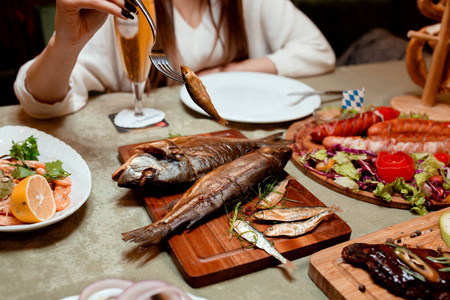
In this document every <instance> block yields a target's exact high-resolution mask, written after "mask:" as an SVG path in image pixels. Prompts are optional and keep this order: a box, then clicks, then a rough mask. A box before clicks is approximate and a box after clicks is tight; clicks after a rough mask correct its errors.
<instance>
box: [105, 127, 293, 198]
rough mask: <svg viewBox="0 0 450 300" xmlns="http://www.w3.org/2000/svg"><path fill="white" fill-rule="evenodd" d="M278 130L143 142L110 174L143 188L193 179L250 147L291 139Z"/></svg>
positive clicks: (126, 184)
mask: <svg viewBox="0 0 450 300" xmlns="http://www.w3.org/2000/svg"><path fill="white" fill-rule="evenodd" d="M281 134H282V133H276V134H272V135H270V136H267V137H265V138H262V139H245V138H231V137H203V136H189V137H175V138H171V139H164V140H160V141H155V142H150V143H146V144H143V145H140V146H137V147H135V148H134V149H133V152H134V153H135V154H134V155H133V156H132V157H130V158H129V159H128V160H127V161H126V162H125V163H124V164H123V165H122V166H120V167H119V168H118V169H117V170H116V171H115V172H114V173H113V175H112V178H113V180H114V181H117V183H118V185H119V186H120V187H127V188H134V189H143V190H148V189H153V188H166V187H169V186H173V185H177V184H184V183H193V182H195V181H196V180H198V179H199V178H201V177H202V176H204V175H205V174H206V173H208V172H210V171H212V170H214V169H215V168H217V167H218V166H220V165H223V164H224V163H227V162H230V161H232V160H234V159H236V158H238V157H240V156H242V155H244V154H246V153H248V152H250V151H252V150H255V149H257V148H261V147H269V146H286V145H289V144H291V143H292V141H289V140H285V139H281V138H280V137H281Z"/></svg>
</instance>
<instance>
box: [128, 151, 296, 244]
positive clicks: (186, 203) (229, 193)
mask: <svg viewBox="0 0 450 300" xmlns="http://www.w3.org/2000/svg"><path fill="white" fill-rule="evenodd" d="M291 156H292V149H291V148H289V147H264V148H260V149H257V150H255V151H253V152H250V153H248V154H246V155H244V156H241V157H239V158H237V159H235V160H233V161H231V162H229V163H226V164H224V165H222V166H220V167H218V168H217V169H215V170H213V171H211V172H209V173H208V174H206V175H205V176H203V177H202V178H200V179H199V180H198V181H197V182H196V183H195V184H194V185H193V186H191V187H190V188H189V189H188V190H187V191H186V192H185V193H184V194H183V195H182V196H181V198H180V200H179V201H178V202H177V204H176V205H175V206H174V207H173V209H172V210H170V211H169V212H168V213H167V214H166V215H165V216H164V217H163V218H162V219H161V220H159V221H156V222H155V223H153V224H150V225H148V226H146V227H142V228H139V229H136V230H133V231H130V232H126V233H123V234H122V235H123V239H124V240H125V241H133V242H136V243H141V242H146V243H152V244H156V243H159V242H160V241H161V240H162V239H163V238H165V237H166V236H168V235H169V234H171V233H172V232H174V231H176V230H179V229H186V228H190V227H192V226H193V225H194V224H195V223H196V222H197V221H199V220H201V219H203V218H204V217H206V216H208V215H210V214H212V213H214V212H216V211H218V210H219V209H220V208H222V207H223V205H224V204H226V203H231V202H234V201H239V200H244V199H245V198H247V197H248V196H249V194H251V192H252V190H253V188H254V187H255V186H257V185H258V184H259V183H260V182H262V181H263V180H264V179H265V178H267V177H269V176H279V175H280V174H281V172H282V171H283V169H284V167H285V166H286V164H287V162H288V161H289V159H290V158H291Z"/></svg>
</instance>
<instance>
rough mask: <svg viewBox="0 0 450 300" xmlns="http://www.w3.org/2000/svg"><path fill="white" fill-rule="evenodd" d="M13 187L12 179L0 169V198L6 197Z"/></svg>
mask: <svg viewBox="0 0 450 300" xmlns="http://www.w3.org/2000/svg"><path fill="white" fill-rule="evenodd" d="M13 188H14V181H13V179H12V178H11V177H9V176H7V175H5V173H3V170H0V199H6V198H7V197H8V196H9V195H10V194H11V192H12V190H13Z"/></svg>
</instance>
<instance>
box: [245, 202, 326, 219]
mask: <svg viewBox="0 0 450 300" xmlns="http://www.w3.org/2000/svg"><path fill="white" fill-rule="evenodd" d="M328 210H330V208H329V207H326V206H295V207H283V208H273V209H265V210H260V211H257V212H255V213H254V214H253V216H254V217H255V218H257V219H259V220H267V221H282V222H293V221H300V220H306V219H309V218H312V217H314V216H316V215H318V214H320V213H322V212H324V211H328Z"/></svg>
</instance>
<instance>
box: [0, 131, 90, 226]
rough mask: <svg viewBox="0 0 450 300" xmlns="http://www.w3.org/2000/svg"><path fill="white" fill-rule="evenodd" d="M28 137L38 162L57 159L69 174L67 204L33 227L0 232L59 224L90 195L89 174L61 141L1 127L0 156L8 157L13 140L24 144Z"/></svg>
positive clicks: (69, 148)
mask: <svg viewBox="0 0 450 300" xmlns="http://www.w3.org/2000/svg"><path fill="white" fill-rule="evenodd" d="M30 136H33V137H34V138H36V142H37V146H38V150H39V152H40V155H39V157H38V159H39V161H43V162H50V161H55V160H60V161H62V163H63V167H64V169H65V170H66V171H67V172H69V173H71V175H70V178H71V179H72V189H71V192H70V194H69V196H70V205H69V206H68V207H67V208H66V209H64V210H63V211H60V212H57V213H56V214H55V216H54V217H53V218H51V219H50V220H47V221H43V222H39V223H32V224H23V225H13V226H0V232H24V231H31V230H36V229H39V228H42V227H45V226H48V225H51V224H54V223H56V222H59V221H61V220H63V219H65V218H67V217H69V216H70V215H72V214H73V213H74V212H76V211H77V210H78V209H79V208H80V207H81V206H82V205H83V204H84V203H85V202H86V200H87V198H88V196H89V194H90V192H91V172H90V170H89V167H88V165H87V164H86V162H85V161H84V159H83V158H82V157H81V155H80V154H78V152H77V151H75V150H74V149H73V148H72V147H70V146H69V145H67V144H66V143H64V142H63V141H61V140H59V139H57V138H55V137H53V136H51V135H49V134H47V133H45V132H42V131H39V130H37V129H34V128H30V127H26V126H4V127H1V128H0V155H4V154H9V150H10V149H11V146H12V142H13V141H14V142H19V141H23V140H25V139H27V138H29V137H30Z"/></svg>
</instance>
